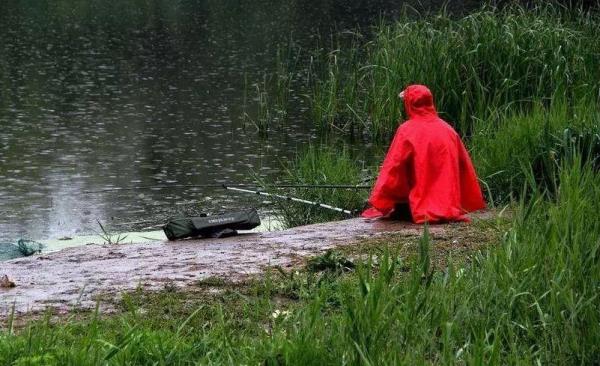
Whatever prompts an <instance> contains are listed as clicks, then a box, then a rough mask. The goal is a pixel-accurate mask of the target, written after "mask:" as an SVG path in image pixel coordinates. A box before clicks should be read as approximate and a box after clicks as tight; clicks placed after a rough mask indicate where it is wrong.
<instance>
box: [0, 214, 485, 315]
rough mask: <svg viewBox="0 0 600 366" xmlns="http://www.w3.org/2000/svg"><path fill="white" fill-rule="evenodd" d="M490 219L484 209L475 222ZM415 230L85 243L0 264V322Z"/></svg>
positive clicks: (309, 229)
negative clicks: (11, 315)
mask: <svg viewBox="0 0 600 366" xmlns="http://www.w3.org/2000/svg"><path fill="white" fill-rule="evenodd" d="M489 216H491V215H490V213H485V212H484V213H480V214H478V215H477V218H479V219H485V218H487V217H489ZM446 229H447V226H445V225H436V226H432V227H431V229H430V231H431V234H432V236H433V237H434V238H435V237H436V236H443V235H445V232H446ZM422 230H423V227H422V226H418V225H413V224H410V223H403V222H374V223H366V222H364V221H362V220H361V219H351V220H345V221H339V222H329V223H324V224H316V225H309V226H303V227H298V228H294V229H290V230H285V231H279V232H269V233H257V234H246V235H240V236H237V237H231V238H227V239H204V240H186V241H179V242H166V241H165V242H149V243H145V244H129V245H111V246H108V245H86V246H81V247H74V248H69V249H65V250H62V251H59V252H54V253H49V254H46V255H40V256H34V257H29V258H24V259H16V260H12V261H7V262H0V277H1V276H3V275H7V276H8V277H9V278H10V280H12V281H13V282H14V283H15V285H16V286H15V287H13V288H0V317H3V316H4V315H6V314H7V313H8V312H10V311H11V308H12V307H13V305H14V306H15V310H16V311H17V313H25V312H28V311H39V310H43V309H44V308H46V307H47V306H51V307H54V308H56V309H57V310H58V311H59V312H66V311H68V310H70V309H72V308H73V307H74V306H80V307H86V308H88V307H93V306H95V303H96V300H95V299H96V297H97V296H98V295H100V294H102V296H118V294H119V293H121V292H123V291H130V290H134V289H135V288H137V287H138V286H142V287H143V288H145V289H150V290H152V289H159V288H162V287H163V286H164V285H165V284H167V283H169V284H173V285H176V286H186V285H189V284H191V283H194V282H196V281H198V280H201V279H205V278H208V277H212V276H217V277H224V278H227V279H228V280H236V279H242V278H244V277H246V276H248V275H252V274H257V273H260V271H261V270H262V268H264V267H265V266H268V265H280V266H283V267H290V266H293V265H294V264H298V263H299V262H301V261H302V260H303V258H305V257H306V256H311V255H315V254H318V253H320V252H322V251H324V250H326V249H329V248H331V247H334V246H344V245H352V244H353V243H356V241H358V240H360V239H364V238H370V237H376V236H379V235H382V234H385V233H390V232H396V233H397V232H400V233H402V234H406V235H408V236H414V235H420V233H421V232H422Z"/></svg>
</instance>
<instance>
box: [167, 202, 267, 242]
mask: <svg viewBox="0 0 600 366" xmlns="http://www.w3.org/2000/svg"><path fill="white" fill-rule="evenodd" d="M259 225H260V217H258V212H256V210H255V209H249V210H244V211H238V212H231V213H227V214H223V215H213V216H203V217H179V218H172V219H170V220H169V221H168V222H167V224H166V225H165V226H163V230H164V232H165V235H166V236H167V238H168V239H169V240H177V239H184V238H190V237H196V236H202V237H223V236H230V235H235V234H237V231H236V230H251V229H254V228H255V227H257V226H259Z"/></svg>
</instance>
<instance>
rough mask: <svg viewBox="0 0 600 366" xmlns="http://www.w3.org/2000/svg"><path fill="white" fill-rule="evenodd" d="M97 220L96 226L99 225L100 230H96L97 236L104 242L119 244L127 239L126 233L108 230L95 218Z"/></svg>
mask: <svg viewBox="0 0 600 366" xmlns="http://www.w3.org/2000/svg"><path fill="white" fill-rule="evenodd" d="M96 221H97V222H98V226H99V227H100V232H98V236H100V238H101V239H102V240H103V241H104V244H108V245H113V244H115V245H116V244H121V243H123V242H124V241H125V239H127V235H126V234H121V233H114V232H112V231H110V230H108V229H107V228H106V227H105V226H104V225H102V223H101V222H100V220H96Z"/></svg>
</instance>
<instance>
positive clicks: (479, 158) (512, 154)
mask: <svg viewBox="0 0 600 366" xmlns="http://www.w3.org/2000/svg"><path fill="white" fill-rule="evenodd" d="M473 130H474V132H473V135H472V137H471V138H470V140H469V145H470V147H471V154H472V158H473V161H474V163H475V166H476V168H477V171H478V173H479V176H480V178H481V179H482V181H483V183H484V184H483V187H484V188H485V189H486V191H487V192H488V201H490V202H507V201H510V200H511V199H512V198H518V197H520V195H521V194H522V193H523V187H524V186H526V185H527V184H529V183H531V181H533V182H534V183H535V184H537V185H538V186H539V187H540V188H542V189H546V190H548V191H549V192H551V193H552V192H556V182H557V178H558V177H557V174H558V170H559V169H558V168H559V166H560V164H561V162H562V161H563V160H564V159H568V158H571V157H572V156H573V155H574V154H579V155H580V156H582V158H583V160H585V161H590V162H591V161H592V160H594V159H597V157H598V156H600V155H599V153H600V107H599V106H597V105H594V104H593V103H592V102H589V101H585V100H583V101H581V102H578V103H576V104H575V105H574V106H572V107H570V106H568V105H567V103H565V102H564V101H560V100H555V101H554V102H553V103H552V104H551V105H550V106H547V107H546V106H544V105H543V103H538V104H537V105H535V106H533V109H532V110H531V111H529V112H508V111H507V112H505V113H502V114H497V115H496V116H493V117H489V118H487V119H484V120H481V121H479V122H478V123H476V124H475V126H474V128H473ZM597 163H598V162H595V163H594V164H596V166H597ZM528 167H531V168H532V169H527V168H528Z"/></svg>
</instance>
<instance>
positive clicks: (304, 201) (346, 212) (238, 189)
mask: <svg viewBox="0 0 600 366" xmlns="http://www.w3.org/2000/svg"><path fill="white" fill-rule="evenodd" d="M222 187H223V188H225V189H227V190H230V191H235V192H243V193H251V194H257V195H260V196H267V197H275V198H279V199H283V200H286V201H294V202H300V203H305V204H307V205H312V206H317V207H322V208H326V209H329V210H333V211H337V212H342V213H345V214H347V215H350V216H352V215H353V213H352V211H349V210H344V209H343V208H339V207H334V206H331V205H326V204H324V203H318V202H313V201H308V200H303V199H301V198H296V197H290V196H283V195H280V194H274V193H267V192H263V191H251V190H249V189H243V188H237V187H231V186H226V185H223V186H222Z"/></svg>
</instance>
